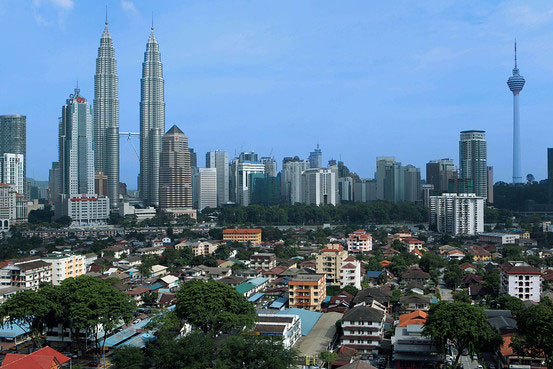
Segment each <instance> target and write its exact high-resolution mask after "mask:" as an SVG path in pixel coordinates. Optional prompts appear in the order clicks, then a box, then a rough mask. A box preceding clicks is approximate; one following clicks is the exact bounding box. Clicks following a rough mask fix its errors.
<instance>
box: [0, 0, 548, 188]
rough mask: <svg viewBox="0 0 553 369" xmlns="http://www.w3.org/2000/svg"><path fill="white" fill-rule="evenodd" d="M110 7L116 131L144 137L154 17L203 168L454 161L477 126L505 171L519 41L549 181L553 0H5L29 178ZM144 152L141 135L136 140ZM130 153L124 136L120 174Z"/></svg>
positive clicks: (527, 140)
mask: <svg viewBox="0 0 553 369" xmlns="http://www.w3.org/2000/svg"><path fill="white" fill-rule="evenodd" d="M105 5H107V6H108V9H109V28H110V32H111V35H112V37H113V40H114V43H115V48H116V57H117V62H118V72H119V87H120V91H119V95H120V115H121V116H120V124H121V130H122V131H134V132H138V130H139V111H138V103H139V99H140V74H141V64H142V60H143V57H144V50H145V46H146V41H147V38H148V35H149V32H150V22H151V14H152V11H153V12H154V14H155V28H156V37H157V39H158V41H159V43H160V50H161V54H162V61H163V63H164V77H165V101H166V129H169V128H170V127H171V126H172V125H173V124H177V125H178V126H179V127H180V128H181V129H182V130H183V131H184V132H185V134H187V135H188V136H189V141H190V146H191V147H193V148H194V149H195V150H196V151H197V152H198V153H199V160H198V161H199V163H201V164H202V165H203V163H204V155H205V152H206V151H208V150H213V149H221V150H227V151H229V153H230V155H231V156H232V155H233V154H234V153H235V152H237V153H238V152H240V151H246V150H251V149H253V150H255V151H256V152H258V153H259V154H260V155H269V154H271V155H273V156H275V157H276V159H277V161H278V163H279V169H280V166H281V160H282V157H284V156H294V155H299V156H300V157H303V158H306V157H307V155H308V154H309V151H311V150H312V149H313V148H314V146H315V145H316V144H317V142H318V143H319V144H320V145H321V148H322V150H323V161H324V162H326V161H327V160H329V159H331V158H335V159H339V158H341V159H342V160H343V161H344V162H345V163H346V165H348V166H349V167H350V169H352V170H353V171H355V172H357V173H359V174H360V175H361V176H362V177H372V176H373V173H374V170H375V159H376V157H377V156H387V155H394V156H396V158H397V160H398V161H401V162H402V163H404V164H413V165H416V166H418V167H421V169H422V171H423V175H424V166H425V163H426V162H427V161H429V160H431V159H438V158H445V157H451V158H453V159H455V161H456V162H457V161H458V138H459V131H461V130H465V129H484V130H486V131H487V135H488V151H489V152H488V162H489V165H493V166H494V168H495V180H496V181H497V180H506V181H508V180H510V177H511V175H512V174H511V170H512V169H511V165H512V162H511V161H512V159H511V156H512V95H511V93H510V92H509V90H508V88H507V85H506V83H505V82H506V80H507V78H508V77H509V75H510V74H511V70H512V67H513V39H514V38H515V37H517V39H518V50H519V68H520V71H521V74H522V75H523V76H524V77H525V78H526V81H527V82H526V86H525V88H524V90H523V91H522V93H521V124H522V153H523V157H522V164H523V165H522V168H523V174H524V175H526V174H527V173H533V174H534V175H535V176H536V178H538V179H542V178H544V177H545V175H546V148H547V147H548V146H553V125H552V124H551V119H552V117H553V103H552V101H553V67H552V66H553V3H552V2H551V1H529V2H521V1H504V2H499V1H467V0H460V1H452V0H451V1H450V0H436V1H412V0H405V1H393V2H388V1H368V0H363V1H297V0H296V1H283V0H279V1H240V0H233V1H209V0H198V1H183V0H179V1H177V0H163V1H161V0H155V1H154V0H151V1H139V0H134V1H131V0H106V1H99V0H29V1H27V0H25V1H24V0H2V1H0V24H1V26H0V27H1V30H2V35H3V37H2V39H3V40H2V42H3V50H2V53H1V54H2V57H1V58H0V71H1V73H2V80H1V84H0V114H13V113H18V114H25V115H27V134H28V136H27V137H28V139H27V152H28V154H27V158H28V166H27V168H28V173H29V176H31V177H34V178H37V179H46V178H47V176H48V168H49V167H50V164H51V162H52V161H53V160H56V159H57V122H58V116H59V115H60V111H61V106H62V105H63V104H64V102H65V99H66V98H67V96H68V95H69V94H70V93H71V92H72V90H73V88H74V87H75V84H76V81H77V79H78V81H79V87H80V88H81V93H82V95H83V96H85V97H87V98H88V99H89V100H91V101H92V99H93V79H94V70H95V59H96V54H97V48H98V46H99V42H100V36H101V33H102V30H103V26H104V14H105ZM134 145H135V147H136V148H137V149H138V142H135V143H134ZM137 174H138V160H137V158H136V155H135V153H134V151H133V149H132V146H131V145H130V144H129V143H128V142H126V141H125V140H122V141H121V179H122V181H125V182H127V184H128V186H129V188H136V175H137Z"/></svg>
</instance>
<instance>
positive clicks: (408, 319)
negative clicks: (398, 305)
mask: <svg viewBox="0 0 553 369" xmlns="http://www.w3.org/2000/svg"><path fill="white" fill-rule="evenodd" d="M427 317H428V313H426V312H424V311H422V310H415V311H413V312H410V313H406V314H401V315H400V316H399V322H398V327H407V326H408V325H424V324H425V323H426V318H427Z"/></svg>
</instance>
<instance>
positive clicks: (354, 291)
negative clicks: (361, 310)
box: [342, 285, 359, 296]
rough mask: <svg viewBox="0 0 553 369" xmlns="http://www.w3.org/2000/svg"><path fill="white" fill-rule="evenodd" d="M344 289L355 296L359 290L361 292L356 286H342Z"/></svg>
mask: <svg viewBox="0 0 553 369" xmlns="http://www.w3.org/2000/svg"><path fill="white" fill-rule="evenodd" d="M342 289H343V290H344V291H346V292H347V293H351V294H352V295H353V296H355V295H357V292H359V290H358V289H357V288H356V287H354V286H350V285H348V286H346V287H344V288H342Z"/></svg>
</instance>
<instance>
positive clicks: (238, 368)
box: [215, 335, 297, 369]
mask: <svg viewBox="0 0 553 369" xmlns="http://www.w3.org/2000/svg"><path fill="white" fill-rule="evenodd" d="M296 360H297V356H296V353H295V352H294V351H292V350H286V349H285V348H284V346H283V344H282V339H280V338H275V337H267V336H250V335H246V336H243V335H241V336H233V337H229V338H227V339H226V340H224V341H223V343H222V344H221V348H220V349H219V352H218V354H217V361H216V363H215V368H216V369H223V368H225V369H258V368H264V369H291V368H294V367H295V365H296Z"/></svg>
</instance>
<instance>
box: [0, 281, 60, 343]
mask: <svg viewBox="0 0 553 369" xmlns="http://www.w3.org/2000/svg"><path fill="white" fill-rule="evenodd" d="M53 292H54V291H53V289H52V287H51V286H47V287H43V289H40V290H38V291H33V290H24V291H20V292H18V293H16V294H15V295H13V296H12V297H10V298H9V299H7V300H6V301H5V302H4V303H3V304H2V305H0V317H1V318H2V320H3V321H4V322H5V323H4V324H6V323H7V324H8V325H17V326H19V327H21V328H23V329H27V328H29V329H30V332H31V337H32V340H33V344H34V345H35V347H39V348H40V347H42V343H41V339H40V336H41V335H42V333H43V332H44V329H45V328H46V323H47V321H48V319H49V317H50V314H51V312H52V310H54V309H55V308H56V307H55V306H54V302H53V301H52V300H51V298H50V297H49V296H48V294H50V293H53Z"/></svg>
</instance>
